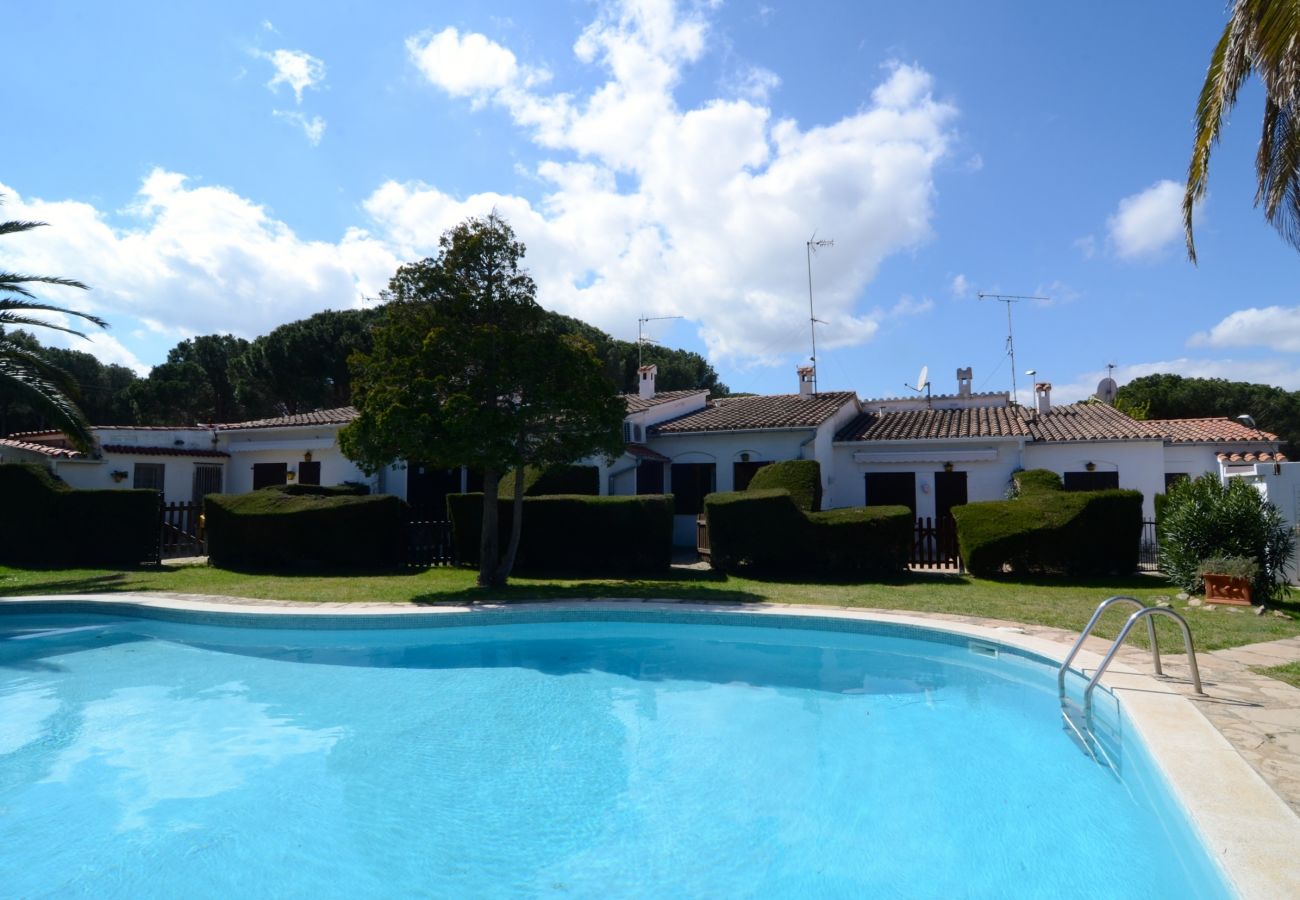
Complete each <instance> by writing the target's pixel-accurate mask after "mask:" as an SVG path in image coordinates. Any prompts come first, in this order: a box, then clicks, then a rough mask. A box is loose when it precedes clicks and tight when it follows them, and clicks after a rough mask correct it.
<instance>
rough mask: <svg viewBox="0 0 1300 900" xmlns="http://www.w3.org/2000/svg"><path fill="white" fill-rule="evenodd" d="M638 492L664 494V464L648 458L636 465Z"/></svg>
mask: <svg viewBox="0 0 1300 900" xmlns="http://www.w3.org/2000/svg"><path fill="white" fill-rule="evenodd" d="M636 492H637V493H638V494H662V493H663V492H664V464H663V463H661V462H653V461H651V460H648V459H643V460H641V462H640V464H639V465H637V467H636Z"/></svg>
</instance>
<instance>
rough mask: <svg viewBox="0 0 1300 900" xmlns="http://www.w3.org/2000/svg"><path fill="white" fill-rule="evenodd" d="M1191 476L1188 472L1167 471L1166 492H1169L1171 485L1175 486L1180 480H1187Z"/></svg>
mask: <svg viewBox="0 0 1300 900" xmlns="http://www.w3.org/2000/svg"><path fill="white" fill-rule="evenodd" d="M1190 477H1191V476H1190V475H1188V474H1187V473H1186V472H1166V473H1165V493H1166V494H1167V493H1169V489H1170V488H1171V487H1173V486H1174V485H1176V484H1177V483H1178V482H1180V481H1186V480H1187V479H1188V478H1190Z"/></svg>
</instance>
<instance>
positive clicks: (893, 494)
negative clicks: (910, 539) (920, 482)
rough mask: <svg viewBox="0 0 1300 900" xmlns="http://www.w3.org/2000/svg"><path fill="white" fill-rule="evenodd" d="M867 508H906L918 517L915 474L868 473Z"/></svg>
mask: <svg viewBox="0 0 1300 900" xmlns="http://www.w3.org/2000/svg"><path fill="white" fill-rule="evenodd" d="M866 482H867V503H866V505H867V506H906V507H907V508H908V509H910V510H911V511H912V515H916V473H915V472H868V473H867V475H866Z"/></svg>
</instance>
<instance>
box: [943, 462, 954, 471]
mask: <svg viewBox="0 0 1300 900" xmlns="http://www.w3.org/2000/svg"><path fill="white" fill-rule="evenodd" d="M943 470H944V471H945V472H951V471H952V463H950V462H946V463H944V464H943Z"/></svg>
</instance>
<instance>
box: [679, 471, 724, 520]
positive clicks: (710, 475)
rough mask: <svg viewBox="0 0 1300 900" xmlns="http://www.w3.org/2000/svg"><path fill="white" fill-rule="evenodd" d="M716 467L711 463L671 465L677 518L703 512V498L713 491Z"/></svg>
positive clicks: (715, 481) (715, 482)
mask: <svg viewBox="0 0 1300 900" xmlns="http://www.w3.org/2000/svg"><path fill="white" fill-rule="evenodd" d="M716 470H717V467H716V466H715V465H714V464H713V463H673V488H672V489H673V506H674V510H673V511H674V512H675V513H676V514H677V515H679V516H695V515H699V514H700V513H702V512H703V511H704V497H705V495H706V494H711V493H713V491H714V486H715V485H716V484H717V475H716Z"/></svg>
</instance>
